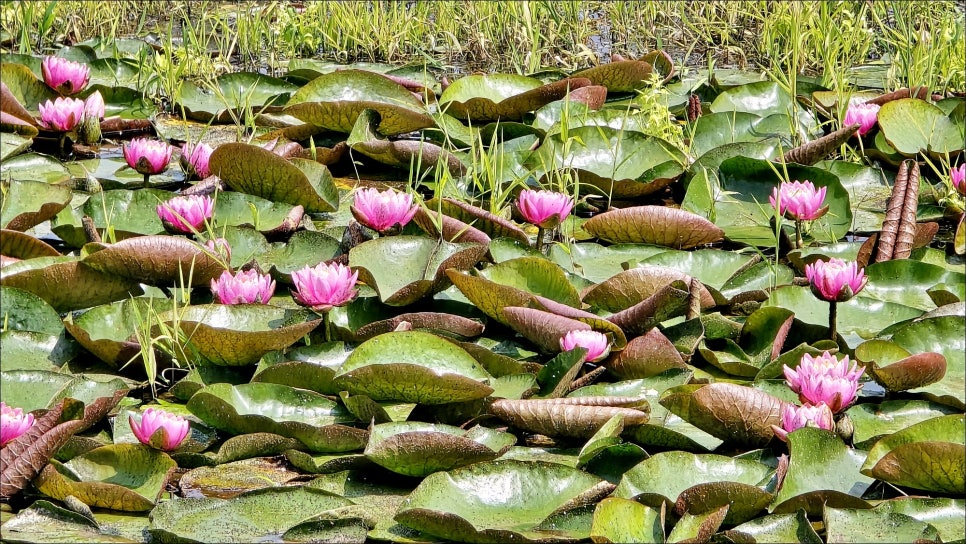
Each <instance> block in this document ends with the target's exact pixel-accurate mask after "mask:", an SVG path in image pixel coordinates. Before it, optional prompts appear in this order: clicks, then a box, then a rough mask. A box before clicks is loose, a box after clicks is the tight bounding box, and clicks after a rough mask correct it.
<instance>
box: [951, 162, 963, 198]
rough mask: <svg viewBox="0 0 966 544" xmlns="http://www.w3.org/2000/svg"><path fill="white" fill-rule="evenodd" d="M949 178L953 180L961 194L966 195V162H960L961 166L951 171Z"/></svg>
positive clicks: (954, 185)
mask: <svg viewBox="0 0 966 544" xmlns="http://www.w3.org/2000/svg"><path fill="white" fill-rule="evenodd" d="M949 179H950V181H952V182H953V187H954V188H955V189H956V190H957V191H959V194H961V195H963V196H966V163H963V164H960V165H959V168H953V169H952V170H950V171H949Z"/></svg>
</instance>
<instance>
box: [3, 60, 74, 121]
mask: <svg viewBox="0 0 966 544" xmlns="http://www.w3.org/2000/svg"><path fill="white" fill-rule="evenodd" d="M0 75H2V76H3V83H4V85H6V86H7V88H8V89H10V93H11V94H12V95H13V96H14V97H15V98H16V99H17V100H18V101H19V102H20V103H21V104H23V106H24V107H25V108H27V110H29V111H30V112H31V113H33V114H37V115H38V116H39V111H38V110H39V108H38V107H37V106H38V105H40V104H42V103H44V102H46V101H47V100H55V99H56V98H57V97H58V96H60V95H59V94H57V91H55V90H53V89H51V88H50V87H49V86H48V85H47V84H46V83H44V82H43V81H42V80H40V79H39V78H38V76H36V75H34V73H33V72H32V71H31V70H30V68H28V67H27V66H24V65H23V64H18V63H16V62H3V63H0Z"/></svg>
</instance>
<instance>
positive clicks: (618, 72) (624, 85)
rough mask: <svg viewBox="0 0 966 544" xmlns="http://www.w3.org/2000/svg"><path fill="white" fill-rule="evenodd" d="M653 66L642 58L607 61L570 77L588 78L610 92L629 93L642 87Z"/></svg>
mask: <svg viewBox="0 0 966 544" xmlns="http://www.w3.org/2000/svg"><path fill="white" fill-rule="evenodd" d="M652 71H654V67H653V66H651V65H650V64H649V63H647V62H644V61H643V60H623V61H617V62H609V63H607V64H601V65H599V66H594V67H593V68H588V69H586V70H581V71H580V72H577V73H576V74H573V75H571V76H570V77H572V78H586V79H589V80H590V82H591V84H592V85H602V86H604V87H607V92H610V93H630V92H634V91H636V90H637V89H642V88H644V86H645V85H647V81H648V79H649V78H650V77H651V72H652Z"/></svg>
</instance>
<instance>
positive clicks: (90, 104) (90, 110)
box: [84, 91, 105, 119]
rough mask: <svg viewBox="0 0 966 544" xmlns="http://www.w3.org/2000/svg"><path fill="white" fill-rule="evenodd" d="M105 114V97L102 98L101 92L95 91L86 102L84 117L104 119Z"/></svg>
mask: <svg viewBox="0 0 966 544" xmlns="http://www.w3.org/2000/svg"><path fill="white" fill-rule="evenodd" d="M104 113H105V105H104V97H103V96H101V91H94V92H93V93H91V95H90V96H88V97H87V99H86V100H84V115H85V116H86V117H89V118H92V119H103V118H104Z"/></svg>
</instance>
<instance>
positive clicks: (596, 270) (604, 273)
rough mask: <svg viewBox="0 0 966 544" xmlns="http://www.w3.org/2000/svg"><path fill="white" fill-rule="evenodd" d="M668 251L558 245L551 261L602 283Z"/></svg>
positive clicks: (643, 247) (650, 247) (636, 246)
mask: <svg viewBox="0 0 966 544" xmlns="http://www.w3.org/2000/svg"><path fill="white" fill-rule="evenodd" d="M666 251H668V248H666V247H660V246H654V245H649V244H614V245H607V246H604V245H601V244H597V243H593V242H582V243H580V244H572V245H571V246H570V250H569V251H563V250H562V249H559V248H557V247H556V246H554V247H552V248H551V249H550V259H551V260H552V261H553V262H555V263H557V264H558V265H559V266H560V267H561V268H563V269H564V270H566V271H567V272H570V273H573V274H576V275H578V276H580V277H583V278H586V279H587V280H589V281H591V282H593V283H601V282H603V281H606V280H607V279H609V278H612V277H614V276H615V275H616V274H619V273H620V272H623V271H624V270H627V269H628V268H630V265H631V264H632V263H636V262H638V261H642V260H645V259H647V258H649V257H653V256H655V255H657V254H659V253H664V252H666Z"/></svg>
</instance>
